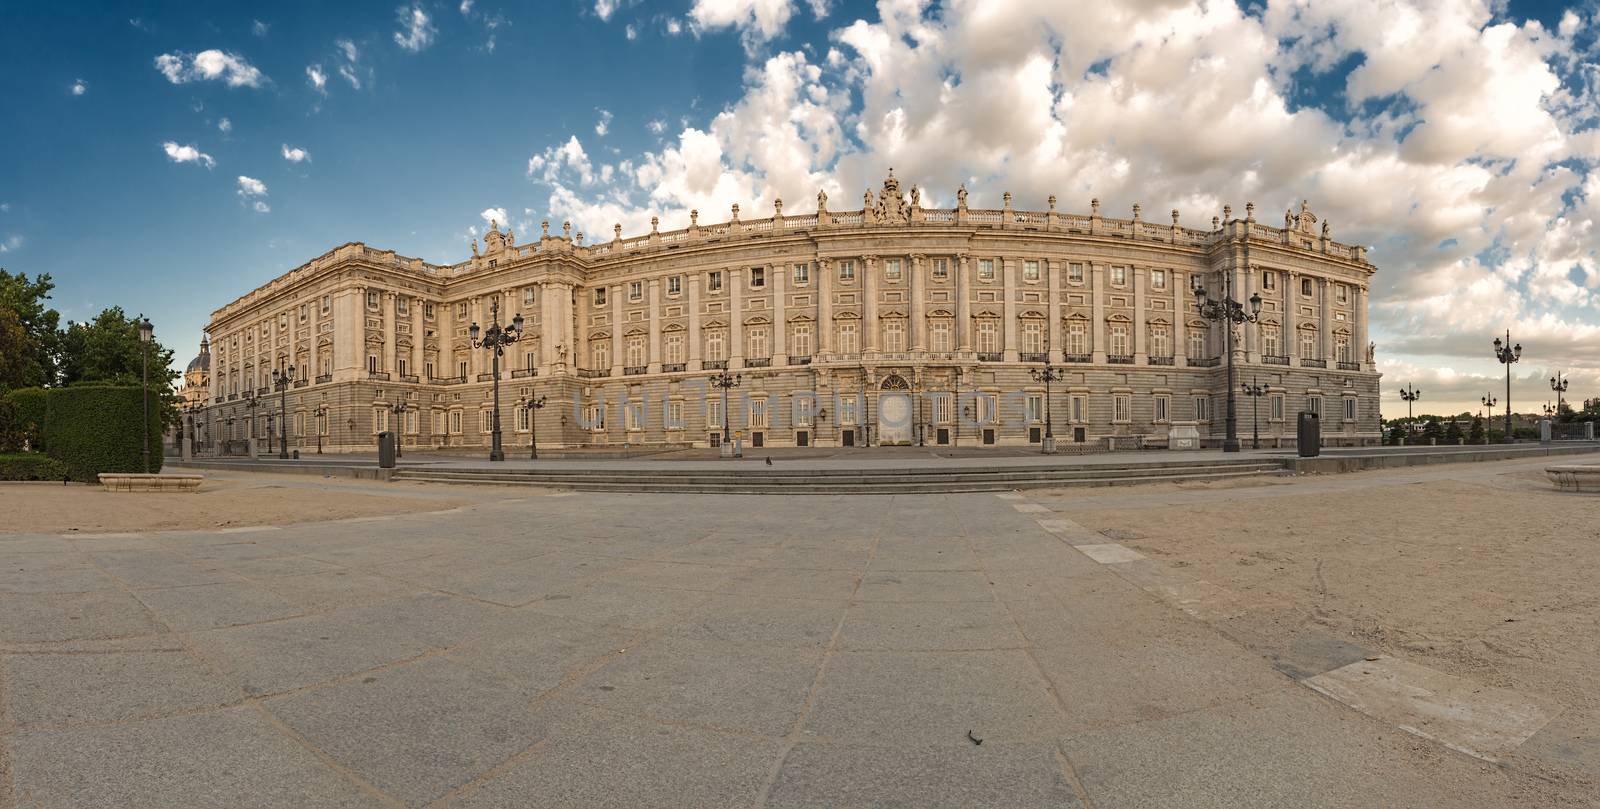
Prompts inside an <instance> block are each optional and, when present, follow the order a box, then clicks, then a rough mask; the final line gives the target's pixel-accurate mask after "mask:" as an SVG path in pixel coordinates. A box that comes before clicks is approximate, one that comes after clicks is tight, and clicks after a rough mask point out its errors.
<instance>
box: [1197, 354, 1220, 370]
mask: <svg viewBox="0 0 1600 809" xmlns="http://www.w3.org/2000/svg"><path fill="white" fill-rule="evenodd" d="M1221 364H1222V358H1221V357H1190V358H1189V367H1190V368H1215V367H1217V366H1218V365H1221Z"/></svg>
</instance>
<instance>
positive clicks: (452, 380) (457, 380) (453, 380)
mask: <svg viewBox="0 0 1600 809" xmlns="http://www.w3.org/2000/svg"><path fill="white" fill-rule="evenodd" d="M428 381H429V382H432V383H433V384H435V385H460V384H462V383H464V382H466V381H467V378H466V377H464V376H436V377H433V378H432V379H429V380H428Z"/></svg>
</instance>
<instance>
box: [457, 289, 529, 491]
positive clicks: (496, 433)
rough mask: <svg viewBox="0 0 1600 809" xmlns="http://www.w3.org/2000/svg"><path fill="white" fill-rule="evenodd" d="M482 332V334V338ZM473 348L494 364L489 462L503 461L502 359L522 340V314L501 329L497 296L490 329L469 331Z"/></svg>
mask: <svg viewBox="0 0 1600 809" xmlns="http://www.w3.org/2000/svg"><path fill="white" fill-rule="evenodd" d="M480 332H481V334H482V336H481V338H480V336H479V335H480ZM467 333H468V336H469V337H470V338H471V340H472V347H473V348H483V349H487V350H488V351H489V353H490V356H491V357H493V363H494V430H493V432H492V433H491V434H490V443H489V460H491V461H503V460H505V459H506V453H505V451H504V450H502V449H501V448H500V358H501V357H503V356H505V353H506V346H508V345H511V344H512V343H515V342H516V341H518V340H520V339H522V313H521V312H518V313H517V314H516V316H515V317H513V318H511V325H509V326H506V327H505V328H501V327H500V297H499V296H498V295H496V296H495V299H494V301H493V302H491V304H490V306H489V328H488V329H482V330H480V329H479V328H478V324H477V323H473V324H472V326H471V328H469V329H467Z"/></svg>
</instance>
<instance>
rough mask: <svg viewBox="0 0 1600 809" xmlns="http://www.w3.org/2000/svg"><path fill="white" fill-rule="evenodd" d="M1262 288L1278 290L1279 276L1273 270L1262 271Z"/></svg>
mask: <svg viewBox="0 0 1600 809" xmlns="http://www.w3.org/2000/svg"><path fill="white" fill-rule="evenodd" d="M1261 288H1262V289H1267V290H1272V289H1277V288H1278V274H1277V273H1275V272H1273V271H1272V270H1262V271H1261Z"/></svg>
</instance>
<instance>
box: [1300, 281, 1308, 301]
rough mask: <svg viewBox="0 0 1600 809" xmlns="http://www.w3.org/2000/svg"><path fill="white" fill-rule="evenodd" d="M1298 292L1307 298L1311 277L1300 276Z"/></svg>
mask: <svg viewBox="0 0 1600 809" xmlns="http://www.w3.org/2000/svg"><path fill="white" fill-rule="evenodd" d="M1300 294H1301V295H1304V296H1306V297H1307V298H1309V297H1311V279H1310V278H1302V279H1300Z"/></svg>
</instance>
